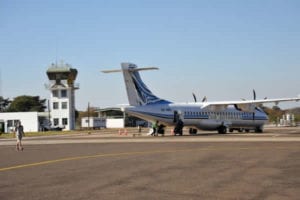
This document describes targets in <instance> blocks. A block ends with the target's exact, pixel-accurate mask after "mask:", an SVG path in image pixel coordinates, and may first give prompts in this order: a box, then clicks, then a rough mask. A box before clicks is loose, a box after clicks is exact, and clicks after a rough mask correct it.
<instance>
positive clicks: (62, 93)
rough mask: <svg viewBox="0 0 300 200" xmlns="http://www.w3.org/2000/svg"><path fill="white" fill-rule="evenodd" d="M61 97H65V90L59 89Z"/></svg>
mask: <svg viewBox="0 0 300 200" xmlns="http://www.w3.org/2000/svg"><path fill="white" fill-rule="evenodd" d="M61 97H62V98H65V97H67V90H62V91H61Z"/></svg>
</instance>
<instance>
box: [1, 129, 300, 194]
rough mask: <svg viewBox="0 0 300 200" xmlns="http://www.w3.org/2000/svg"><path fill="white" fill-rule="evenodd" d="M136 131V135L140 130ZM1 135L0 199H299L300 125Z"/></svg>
mask: <svg viewBox="0 0 300 200" xmlns="http://www.w3.org/2000/svg"><path fill="white" fill-rule="evenodd" d="M135 136H136V135H135ZM23 143H24V147H25V150H24V151H23V152H17V151H15V149H14V144H15V140H12V139H1V140H0V158H1V162H0V199H1V200H6V199H15V200H18V199H43V200H45V199H299V196H300V159H299V155H300V129H299V128H292V129H267V130H266V133H264V134H251V133H250V134H227V135H218V134H215V133H210V132H203V133H201V134H199V135H196V136H189V135H185V136H182V137H181V136H176V137H174V136H171V135H169V134H167V135H166V136H165V137H161V136H159V137H149V136H145V134H142V135H141V136H136V137H133V134H132V133H131V132H130V131H129V132H128V134H127V135H119V134H118V133H103V132H100V133H92V134H87V133H79V134H75V135H67V136H51V137H34V138H25V139H24V141H23Z"/></svg>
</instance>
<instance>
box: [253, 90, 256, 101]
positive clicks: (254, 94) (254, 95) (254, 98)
mask: <svg viewBox="0 0 300 200" xmlns="http://www.w3.org/2000/svg"><path fill="white" fill-rule="evenodd" d="M253 100H256V92H255V90H254V89H253Z"/></svg>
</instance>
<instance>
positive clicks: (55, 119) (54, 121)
mask: <svg viewBox="0 0 300 200" xmlns="http://www.w3.org/2000/svg"><path fill="white" fill-rule="evenodd" d="M58 124H59V119H58V118H54V119H53V125H54V126H57V125H58Z"/></svg>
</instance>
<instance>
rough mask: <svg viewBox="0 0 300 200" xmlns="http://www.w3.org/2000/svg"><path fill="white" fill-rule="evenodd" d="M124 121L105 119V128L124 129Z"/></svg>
mask: <svg viewBox="0 0 300 200" xmlns="http://www.w3.org/2000/svg"><path fill="white" fill-rule="evenodd" d="M124 127H125V121H124V119H106V128H124Z"/></svg>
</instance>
